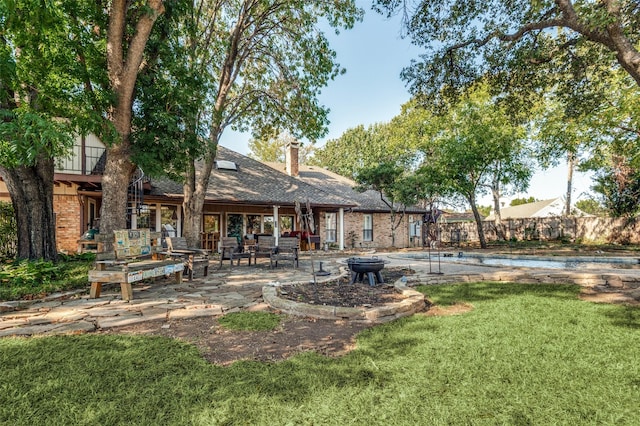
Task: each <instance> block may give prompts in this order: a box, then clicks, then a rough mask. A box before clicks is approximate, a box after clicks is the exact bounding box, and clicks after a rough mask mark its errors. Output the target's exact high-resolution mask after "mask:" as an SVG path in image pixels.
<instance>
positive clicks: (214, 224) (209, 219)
mask: <svg viewBox="0 0 640 426" xmlns="http://www.w3.org/2000/svg"><path fill="white" fill-rule="evenodd" d="M202 231H203V232H207V233H208V232H220V215H217V214H205V215H204V218H203V221H202Z"/></svg>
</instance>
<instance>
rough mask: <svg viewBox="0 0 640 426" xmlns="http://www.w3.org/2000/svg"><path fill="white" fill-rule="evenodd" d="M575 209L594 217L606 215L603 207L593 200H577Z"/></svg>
mask: <svg viewBox="0 0 640 426" xmlns="http://www.w3.org/2000/svg"><path fill="white" fill-rule="evenodd" d="M576 207H577V208H578V209H580V210H581V211H583V212H585V213H587V214H591V215H594V216H605V215H606V213H607V210H606V209H605V208H604V206H603V205H602V204H600V202H599V201H598V200H596V199H594V198H588V199H585V200H579V201H577V202H576Z"/></svg>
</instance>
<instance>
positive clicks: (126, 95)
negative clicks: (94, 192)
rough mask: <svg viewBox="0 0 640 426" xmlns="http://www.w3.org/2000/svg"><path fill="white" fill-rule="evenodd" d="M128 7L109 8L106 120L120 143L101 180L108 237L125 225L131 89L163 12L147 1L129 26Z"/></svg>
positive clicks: (118, 0)
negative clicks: (130, 28)
mask: <svg viewBox="0 0 640 426" xmlns="http://www.w3.org/2000/svg"><path fill="white" fill-rule="evenodd" d="M129 3H130V2H128V1H126V0H113V1H112V2H111V6H110V8H109V28H108V30H107V72H108V75H109V83H110V88H111V90H112V91H113V93H114V94H115V97H116V103H115V104H114V105H112V106H111V108H110V109H109V110H108V111H107V119H108V120H109V121H110V122H111V123H112V124H113V126H114V128H115V129H116V131H117V132H118V135H119V137H120V140H119V141H117V142H116V143H114V144H113V145H111V146H110V147H109V148H107V161H106V165H105V170H104V175H103V177H102V208H101V210H100V232H101V233H110V232H112V231H113V230H115V229H123V228H126V225H127V203H128V201H129V200H128V187H129V181H130V179H131V175H132V174H133V171H134V170H135V165H134V164H133V163H132V162H131V160H130V158H131V156H130V152H129V151H130V148H131V144H130V140H129V135H130V134H131V116H132V106H133V99H134V89H135V85H136V80H137V78H138V72H139V70H140V67H141V66H142V59H143V57H144V49H145V46H146V45H147V41H148V40H149V36H150V34H151V30H152V28H153V25H154V23H155V21H156V20H157V19H158V17H159V16H160V15H162V14H163V13H164V11H165V9H164V4H163V2H162V0H148V1H147V2H146V4H145V5H143V6H136V7H138V9H139V10H138V11H139V13H138V14H132V16H134V15H135V16H137V19H138V20H137V22H131V23H129V22H127V19H128V16H129V15H128V12H129V8H130V7H133V6H131V5H130V4H129ZM128 24H131V25H132V26H135V30H134V32H133V35H131V34H130V33H129V32H128V31H127V27H128ZM106 249H108V247H106Z"/></svg>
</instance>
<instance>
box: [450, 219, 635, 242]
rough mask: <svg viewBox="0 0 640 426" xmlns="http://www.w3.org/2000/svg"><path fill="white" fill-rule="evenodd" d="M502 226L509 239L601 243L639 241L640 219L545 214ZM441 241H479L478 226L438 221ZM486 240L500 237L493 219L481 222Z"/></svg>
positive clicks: (469, 223) (512, 220)
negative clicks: (546, 215) (551, 215)
mask: <svg viewBox="0 0 640 426" xmlns="http://www.w3.org/2000/svg"><path fill="white" fill-rule="evenodd" d="M502 225H503V229H504V231H505V234H506V237H507V238H508V239H514V240H518V241H530V240H539V241H550V240H560V239H567V240H569V241H582V242H591V243H600V244H640V220H639V219H638V218H603V217H545V218H530V219H505V220H503V222H502ZM438 226H439V234H440V240H441V241H442V242H443V243H450V244H454V245H455V244H456V243H465V242H470V243H477V242H478V241H479V238H478V229H477V227H476V223H475V222H463V223H439V224H438ZM482 227H483V229H484V234H485V237H486V239H487V241H495V240H497V238H498V236H497V232H496V225H495V222H494V221H485V222H483V223H482Z"/></svg>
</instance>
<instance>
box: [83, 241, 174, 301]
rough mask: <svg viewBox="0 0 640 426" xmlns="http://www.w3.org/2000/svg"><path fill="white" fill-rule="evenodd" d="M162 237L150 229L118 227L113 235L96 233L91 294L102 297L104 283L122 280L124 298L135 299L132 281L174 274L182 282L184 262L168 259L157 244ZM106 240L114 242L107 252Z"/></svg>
mask: <svg viewBox="0 0 640 426" xmlns="http://www.w3.org/2000/svg"><path fill="white" fill-rule="evenodd" d="M159 238H160V233H159V232H151V231H150V230H148V229H123V230H116V231H113V235H105V234H97V235H96V236H95V241H96V243H97V245H98V252H97V253H96V263H95V269H92V270H90V271H89V282H90V283H91V290H90V293H89V297H91V298H97V297H100V292H101V290H102V284H103V283H119V284H120V291H121V292H122V300H131V299H133V289H132V288H131V284H132V283H134V282H137V281H142V280H144V279H154V278H156V277H161V276H165V275H173V276H174V278H175V281H176V283H181V282H182V271H183V270H184V262H183V261H182V260H175V259H167V258H166V253H164V252H162V251H161V250H160V247H158V246H157V245H155V242H156V241H157V240H158V239H159ZM106 243H111V244H112V245H113V249H111V250H108V251H105V250H104V247H105V245H106Z"/></svg>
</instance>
